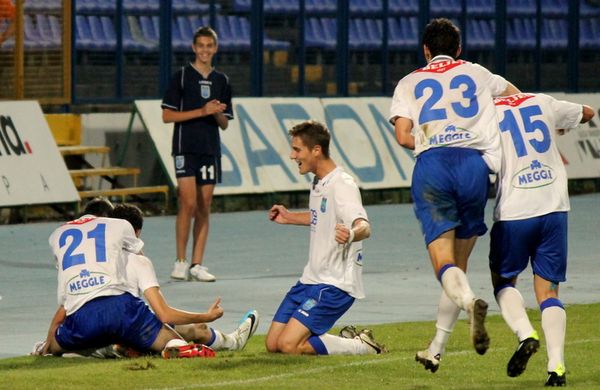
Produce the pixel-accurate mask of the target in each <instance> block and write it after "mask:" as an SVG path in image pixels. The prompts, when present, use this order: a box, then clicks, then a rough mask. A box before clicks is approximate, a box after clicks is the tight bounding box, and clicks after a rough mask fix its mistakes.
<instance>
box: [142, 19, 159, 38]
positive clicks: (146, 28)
mask: <svg viewBox="0 0 600 390" xmlns="http://www.w3.org/2000/svg"><path fill="white" fill-rule="evenodd" d="M154 18H156V21H157V22H158V16H147V15H142V16H140V17H139V19H138V21H139V23H140V29H141V30H142V36H143V37H144V39H145V40H146V41H148V42H152V43H156V44H157V45H158V41H159V33H158V31H157V30H156V29H155V28H154V23H153V20H152V19H154Z"/></svg>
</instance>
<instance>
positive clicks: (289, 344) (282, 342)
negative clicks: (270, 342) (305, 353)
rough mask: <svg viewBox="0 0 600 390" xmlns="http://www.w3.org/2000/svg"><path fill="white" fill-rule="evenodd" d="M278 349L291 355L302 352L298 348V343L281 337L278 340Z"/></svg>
mask: <svg viewBox="0 0 600 390" xmlns="http://www.w3.org/2000/svg"><path fill="white" fill-rule="evenodd" d="M277 349H278V350H279V352H281V353H285V354H289V355H297V354H299V353H300V352H299V350H298V345H297V344H296V343H294V342H293V341H290V340H286V339H281V338H280V339H279V340H278V341H277Z"/></svg>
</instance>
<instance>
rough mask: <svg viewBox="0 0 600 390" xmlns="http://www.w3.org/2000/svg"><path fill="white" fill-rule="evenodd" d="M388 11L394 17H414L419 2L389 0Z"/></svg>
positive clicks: (417, 0) (415, 0)
mask: <svg viewBox="0 0 600 390" xmlns="http://www.w3.org/2000/svg"><path fill="white" fill-rule="evenodd" d="M388 7H389V11H390V13H392V14H395V15H416V14H417V13H418V12H419V0H389V3H388Z"/></svg>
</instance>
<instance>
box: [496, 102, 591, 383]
mask: <svg viewBox="0 0 600 390" xmlns="http://www.w3.org/2000/svg"><path fill="white" fill-rule="evenodd" d="M495 104H496V111H497V113H498V117H499V119H500V134H501V137H502V146H503V164H502V169H501V170H500V174H499V177H498V183H499V184H498V187H497V194H496V207H495V209H494V221H495V222H494V225H493V227H492V232H491V243H490V270H491V274H492V283H493V285H494V294H495V296H496V301H497V302H498V305H499V306H500V309H501V311H502V317H503V318H504V320H505V321H506V323H507V325H508V326H509V327H510V328H511V330H512V331H513V332H514V333H515V334H516V335H517V338H518V340H519V346H518V348H517V350H516V351H515V353H514V355H513V356H512V358H511V359H510V361H509V362H508V366H507V374H508V376H511V377H515V376H518V375H521V373H523V371H524V370H525V368H526V366H527V362H528V361H529V358H530V357H531V355H532V354H533V353H535V352H536V351H537V349H538V348H539V337H538V334H537V332H536V331H535V330H534V329H533V327H532V326H531V322H530V321H529V318H528V317H527V313H526V311H525V303H524V301H523V297H522V296H521V293H520V292H519V290H517V289H516V287H515V286H516V283H517V276H518V275H519V274H520V273H521V272H523V271H524V270H525V268H527V264H528V263H529V262H530V261H531V267H532V269H533V274H534V279H533V285H534V290H535V296H536V299H537V303H538V304H539V307H540V310H541V312H542V329H543V330H544V335H545V336H546V347H547V353H548V366H547V368H548V378H547V380H546V386H564V385H566V374H565V364H564V339H565V329H566V321H567V320H566V312H565V309H564V306H563V305H562V303H561V301H560V299H559V297H558V290H559V288H558V287H559V283H560V282H564V281H565V280H566V278H565V276H566V269H567V212H568V211H569V209H570V206H569V193H568V186H567V173H566V170H565V167H564V164H563V161H562V157H561V155H560V153H559V151H558V148H557V146H556V136H557V132H556V131H555V129H561V130H560V132H561V134H562V133H564V131H568V130H570V129H574V128H576V127H577V126H578V125H579V123H585V122H588V121H589V120H590V119H592V117H593V116H594V111H593V110H592V109H591V108H590V107H589V106H585V105H581V104H576V103H570V102H566V101H559V100H556V99H554V98H553V97H551V96H548V95H544V94H517V95H512V96H508V97H503V98H497V99H495Z"/></svg>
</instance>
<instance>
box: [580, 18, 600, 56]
mask: <svg viewBox="0 0 600 390" xmlns="http://www.w3.org/2000/svg"><path fill="white" fill-rule="evenodd" d="M579 46H580V47H581V48H582V49H593V50H597V49H600V18H585V19H582V20H581V21H580V24H579Z"/></svg>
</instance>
